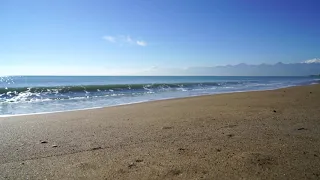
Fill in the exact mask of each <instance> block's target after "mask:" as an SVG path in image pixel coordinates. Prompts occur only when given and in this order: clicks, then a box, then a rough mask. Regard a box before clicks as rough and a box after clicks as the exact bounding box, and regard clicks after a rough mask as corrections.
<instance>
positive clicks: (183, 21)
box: [0, 0, 320, 75]
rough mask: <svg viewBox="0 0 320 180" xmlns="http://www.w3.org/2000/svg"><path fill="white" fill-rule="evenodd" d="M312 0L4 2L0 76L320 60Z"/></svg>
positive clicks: (0, 18) (316, 15) (117, 72)
mask: <svg viewBox="0 0 320 180" xmlns="http://www.w3.org/2000/svg"><path fill="white" fill-rule="evenodd" d="M319 7H320V1H318V0H265V1H259V0H197V1H195V0H158V1H153V0H127V1H124V0H54V1H53V0H50V1H49V0H29V1H25V0H2V1H0V23H1V24H0V27H1V28H0V63H1V64H0V74H1V75H7V74H35V75H37V74H60V75H62V74H63V75H67V74H88V75H91V74H92V75H94V74H99V75H127V74H136V73H139V72H140V71H148V70H150V69H153V68H187V67H194V66H198V67H199V66H203V67H207V66H216V65H226V64H238V63H248V64H259V63H276V62H279V61H281V62H284V63H292V62H300V61H303V60H307V59H312V58H315V57H320V30H319V29H320V23H319V19H320V11H319Z"/></svg>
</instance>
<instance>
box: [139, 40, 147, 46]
mask: <svg viewBox="0 0 320 180" xmlns="http://www.w3.org/2000/svg"><path fill="white" fill-rule="evenodd" d="M137 45H139V46H146V45H147V43H146V42H144V41H137Z"/></svg>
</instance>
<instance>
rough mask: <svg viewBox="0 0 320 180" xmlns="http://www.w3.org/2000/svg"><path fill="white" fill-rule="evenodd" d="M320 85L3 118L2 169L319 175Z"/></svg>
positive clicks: (59, 175) (63, 175) (25, 173)
mask: <svg viewBox="0 0 320 180" xmlns="http://www.w3.org/2000/svg"><path fill="white" fill-rule="evenodd" d="M319 167H320V85H311V86H302V87H292V88H286V89H279V90H272V91H261V92H244V93H232V94H221V95H212V96H201V97H191V98H183V99H173V100H163V101H155V102H148V103H140V104H133V105H125V106H117V107H108V108H101V109H93V110H83V111H74V112H64V113H52V114H42V115H29V116H16V117H2V118H0V179H320V168H319Z"/></svg>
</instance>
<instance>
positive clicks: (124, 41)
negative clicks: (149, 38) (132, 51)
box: [102, 35, 147, 47]
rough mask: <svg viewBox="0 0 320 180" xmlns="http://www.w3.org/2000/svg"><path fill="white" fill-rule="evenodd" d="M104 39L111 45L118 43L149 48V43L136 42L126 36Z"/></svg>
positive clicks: (105, 37)
mask: <svg viewBox="0 0 320 180" xmlns="http://www.w3.org/2000/svg"><path fill="white" fill-rule="evenodd" d="M102 39H104V40H106V41H108V42H110V43H116V44H119V45H125V44H128V45H137V46H143V47H144V46H147V42H146V41H143V40H134V39H133V38H131V37H130V36H128V35H127V36H124V35H119V36H109V35H108V36H103V37H102Z"/></svg>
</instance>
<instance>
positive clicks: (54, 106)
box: [0, 76, 319, 116]
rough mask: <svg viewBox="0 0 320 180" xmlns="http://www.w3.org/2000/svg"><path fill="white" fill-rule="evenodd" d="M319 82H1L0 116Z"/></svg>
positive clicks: (77, 79)
mask: <svg viewBox="0 0 320 180" xmlns="http://www.w3.org/2000/svg"><path fill="white" fill-rule="evenodd" d="M315 83H319V78H318V79H317V78H315V77H230V76H228V77H219V76H190V77H188V76H180V77H179V76H99V77H98V76H12V77H0V116H8V115H19V114H34V113H47V112H60V111H70V110H80V109H88V108H98V107H108V106H115V105H123V104H131V103H138V102H146V101H155V100H161V99H172V98H181V97H190V96H199V95H208V94H221V93H230V92H244V91H257V90H270V89H278V88H284V87H290V86H300V85H308V84H315Z"/></svg>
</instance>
